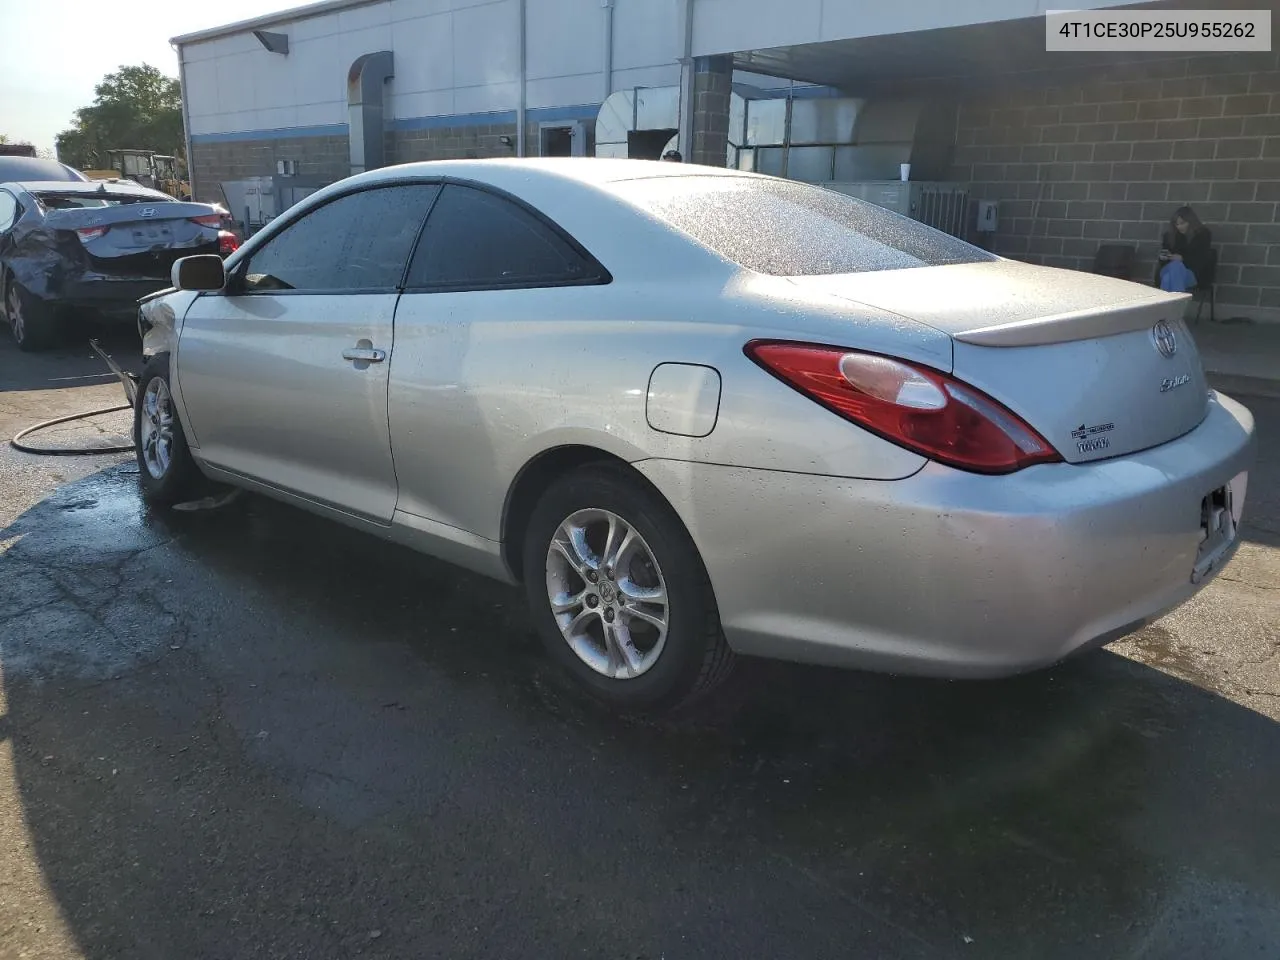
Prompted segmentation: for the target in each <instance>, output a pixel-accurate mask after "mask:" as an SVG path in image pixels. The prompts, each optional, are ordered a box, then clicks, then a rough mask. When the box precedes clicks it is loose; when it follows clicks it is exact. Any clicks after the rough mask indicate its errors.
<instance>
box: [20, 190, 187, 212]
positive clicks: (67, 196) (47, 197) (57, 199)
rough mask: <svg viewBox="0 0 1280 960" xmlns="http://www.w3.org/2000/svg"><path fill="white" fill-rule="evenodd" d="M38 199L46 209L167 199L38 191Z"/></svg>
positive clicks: (113, 205)
mask: <svg viewBox="0 0 1280 960" xmlns="http://www.w3.org/2000/svg"><path fill="white" fill-rule="evenodd" d="M36 199H37V200H39V201H40V205H41V206H42V207H44V208H45V209H46V210H79V209H81V208H87V209H93V208H95V207H118V206H120V205H121V204H126V203H163V202H164V201H165V199H167V198H162V197H154V196H145V197H141V196H136V195H130V194H119V193H116V194H110V195H99V194H87V193H47V192H46V193H37V194H36Z"/></svg>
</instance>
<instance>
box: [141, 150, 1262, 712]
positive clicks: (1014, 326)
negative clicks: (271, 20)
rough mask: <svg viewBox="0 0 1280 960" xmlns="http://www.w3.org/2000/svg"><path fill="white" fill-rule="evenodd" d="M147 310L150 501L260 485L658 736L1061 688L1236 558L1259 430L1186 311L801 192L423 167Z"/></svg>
mask: <svg viewBox="0 0 1280 960" xmlns="http://www.w3.org/2000/svg"><path fill="white" fill-rule="evenodd" d="M172 281H173V285H174V287H175V288H176V289H175V290H172V291H168V292H165V293H163V294H160V295H157V296H155V297H154V298H152V299H150V300H149V301H147V302H146V303H144V304H143V306H142V309H141V312H140V317H139V322H140V325H141V327H142V332H143V338H144V353H145V355H146V364H145V369H144V373H143V375H142V380H141V383H140V385H139V390H138V402H137V410H136V440H137V448H138V459H139V463H140V466H141V470H140V474H139V475H140V478H141V484H142V490H143V493H144V494H145V496H146V497H147V498H148V499H149V500H151V501H152V502H155V503H161V504H163V503H172V502H174V501H176V500H179V499H185V498H189V497H191V496H192V495H193V494H194V493H195V491H196V490H197V488H199V487H200V486H201V485H202V484H204V483H205V481H206V480H213V481H219V482H223V483H228V484H233V485H237V486H241V487H245V488H248V489H250V490H254V491H258V492H260V493H263V494H267V495H269V496H272V497H278V498H280V499H282V500H285V501H288V502H290V503H293V504H296V505H298V506H301V507H304V508H306V509H308V510H312V511H315V512H316V513H320V514H323V515H325V516H328V517H331V518H333V519H336V520H339V521H342V522H344V523H347V524H350V525H352V526H355V527H358V528H360V529H363V530H366V531H369V532H371V533H374V534H377V535H379V536H382V537H385V538H387V539H389V540H395V541H399V542H402V543H405V544H408V545H410V546H412V547H415V548H417V549H419V550H422V551H424V552H426V553H429V554H433V555H435V556H437V557H440V558H443V559H445V560H447V561H450V562H452V563H455V564H458V565H460V566H463V567H467V568H470V569H471V570H474V571H478V572H480V573H483V574H487V575H489V576H492V577H495V578H498V579H500V580H504V581H508V582H512V583H520V584H523V585H524V589H525V590H526V591H527V594H528V600H529V603H530V606H531V610H532V615H533V620H534V622H535V624H536V626H537V629H538V631H539V633H540V634H541V636H542V639H543V640H544V641H545V643H546V645H547V648H548V650H549V651H550V653H551V655H552V656H553V657H554V658H555V659H556V660H558V661H559V662H560V663H561V664H562V665H563V666H564V667H565V668H566V669H567V670H568V671H569V672H570V673H571V674H572V675H573V676H574V677H575V678H576V679H577V680H578V681H579V682H580V683H581V684H582V685H583V686H584V687H585V688H587V689H588V690H589V691H590V692H592V693H594V694H595V695H596V696H598V697H600V698H602V699H604V700H606V701H608V702H609V703H611V704H613V705H614V706H616V707H619V708H623V709H634V710H656V709H664V708H668V707H671V706H673V705H675V704H679V703H683V702H687V701H688V700H690V699H691V698H694V697H697V696H698V695H700V694H703V693H705V692H706V691H707V690H709V689H710V688H711V687H713V686H714V685H715V684H716V683H717V682H719V681H721V680H722V679H723V678H724V677H725V676H726V675H727V674H728V673H729V672H730V669H731V667H732V665H733V663H734V659H735V655H738V654H750V655H757V656H765V657H775V658H781V659H787V660H796V661H806V662H811V663H821V664H830V665H839V666H846V667H858V668H867V669H873V670H881V671H888V672H899V673H914V674H927V675H935V676H942V677H955V678H961V677H991V676H999V675H1004V674H1011V673H1016V672H1019V671H1025V670H1029V669H1033V668H1037V667H1042V666H1046V665H1049V664H1053V663H1055V662H1057V661H1059V660H1061V659H1063V658H1064V657H1066V656H1068V655H1069V654H1072V653H1074V652H1076V651H1080V650H1083V649H1086V648H1090V647H1095V646H1099V645H1101V644H1104V643H1106V642H1108V641H1110V640H1113V639H1116V638H1118V637H1120V636H1122V635H1124V634H1126V633H1128V632H1131V631H1133V630H1135V629H1136V628H1138V627H1139V626H1140V625H1142V624H1144V623H1146V622H1148V621H1150V620H1152V619H1153V618H1155V617H1157V616H1159V615H1161V614H1162V613H1164V612H1165V611H1167V610H1169V609H1170V608H1172V607H1174V606H1176V605H1177V604H1179V603H1181V602H1183V601H1185V600H1186V599H1187V598H1189V597H1190V596H1191V595H1192V594H1194V593H1195V592H1196V591H1197V590H1198V589H1200V588H1201V587H1203V586H1204V585H1205V584H1206V583H1207V582H1208V581H1209V579H1211V578H1212V577H1213V576H1214V575H1215V574H1216V573H1217V572H1218V571H1219V570H1221V568H1222V566H1223V564H1225V563H1226V561H1227V560H1228V559H1229V558H1230V556H1231V554H1232V552H1233V550H1234V548H1235V546H1236V542H1237V531H1238V529H1239V524H1240V515H1241V508H1242V506H1243V503H1244V497H1245V486H1246V480H1247V477H1248V471H1249V468H1250V465H1251V463H1252V460H1253V457H1254V452H1255V440H1254V427H1253V419H1252V417H1251V416H1250V414H1249V412H1248V411H1247V410H1246V409H1245V408H1244V407H1242V406H1241V405H1240V404H1238V403H1236V402H1234V401H1233V400H1231V399H1229V398H1227V397H1225V396H1222V395H1221V394H1219V393H1216V392H1214V391H1213V390H1210V389H1209V388H1208V387H1207V386H1206V382H1205V376H1204V372H1203V370H1202V367H1201V363H1200V360H1199V356H1198V354H1197V351H1196V344H1195V342H1194V340H1193V339H1192V337H1191V336H1190V334H1189V333H1188V331H1187V328H1186V326H1185V325H1184V323H1183V322H1182V319H1181V316H1182V313H1183V309H1184V306H1185V301H1186V297H1185V296H1184V295H1172V294H1166V293H1163V292H1161V291H1159V290H1157V289H1154V288H1151V287H1146V286H1140V285H1138V284H1135V283H1128V282H1125V281H1121V280H1115V279H1111V278H1107V277H1102V276H1095V275H1090V274H1084V273H1076V272H1070V271H1065V270H1055V269H1047V268H1042V267H1036V266H1030V265H1026V264H1021V263H1015V262H1012V261H1008V260H1004V259H1001V258H999V257H996V256H994V255H992V254H990V253H987V252H986V251H984V250H981V249H978V248H976V247H974V246H971V245H969V244H966V243H963V242H961V241H959V240H957V239H954V238H952V237H950V236H947V235H945V234H943V233H940V232H937V231H935V230H932V229H930V228H928V227H926V226H923V225H922V224H920V223H917V222H915V221H913V220H909V219H905V218H903V217H900V216H897V215H895V214H892V213H890V212H887V211H885V210H883V209H881V208H879V207H875V206H872V205H869V204H866V203H863V202H861V201H858V200H853V199H850V198H847V197H845V196H842V195H839V194H836V193H833V192H830V191H827V190H824V189H821V188H819V187H814V186H807V185H804V184H800V183H795V182H791V181H785V180H777V179H773V178H769V177H762V176H755V175H751V174H743V173H738V172H734V171H727V170H717V169H712V168H705V167H697V166H691V165H679V164H669V163H667V164H663V163H648V162H643V161H628V160H601V159H563V160H492V161H486V160H481V161H460V162H438V163H420V164H408V165H404V166H397V167H390V168H385V169H381V170H376V171H372V172H369V173H364V174H360V175H358V176H354V177H351V178H349V179H347V180H343V181H342V182H340V183H336V184H334V185H332V186H330V187H327V188H325V189H324V190H322V191H320V192H319V193H316V194H314V195H313V196H311V197H309V198H308V199H307V200H305V201H304V202H302V203H300V204H298V205H297V206H295V207H293V208H291V209H290V210H288V212H287V213H285V214H284V215H283V216H281V217H279V218H278V219H277V220H275V221H274V222H273V223H272V224H271V225H270V226H269V227H268V228H266V229H265V230H263V231H262V232H261V233H259V234H257V235H256V236H254V237H253V238H252V239H251V240H249V241H248V242H247V243H246V244H245V245H244V246H243V247H242V248H241V249H240V250H239V251H238V252H236V253H235V254H233V255H232V256H230V257H229V258H228V259H227V260H226V262H225V264H224V262H223V261H222V260H221V259H220V258H219V257H217V256H195V257H188V258H185V259H183V260H181V261H179V262H178V263H177V264H175V265H174V268H173V276H172Z"/></svg>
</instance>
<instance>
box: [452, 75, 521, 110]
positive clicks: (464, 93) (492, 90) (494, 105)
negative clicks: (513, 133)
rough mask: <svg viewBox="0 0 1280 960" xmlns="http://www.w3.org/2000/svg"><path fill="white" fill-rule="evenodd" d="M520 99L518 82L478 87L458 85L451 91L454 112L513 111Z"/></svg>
mask: <svg viewBox="0 0 1280 960" xmlns="http://www.w3.org/2000/svg"><path fill="white" fill-rule="evenodd" d="M519 99H520V84H518V83H517V82H516V81H514V80H512V81H511V82H510V83H486V84H483V85H481V86H478V87H459V88H458V89H456V90H454V91H453V107H454V110H453V112H454V113H496V112H498V111H505V112H514V111H515V109H516V102H517V101H518V100H519Z"/></svg>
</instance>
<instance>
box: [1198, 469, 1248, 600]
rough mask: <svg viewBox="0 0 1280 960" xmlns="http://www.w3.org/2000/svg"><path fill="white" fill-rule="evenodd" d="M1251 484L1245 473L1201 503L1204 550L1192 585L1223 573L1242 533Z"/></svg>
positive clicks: (1210, 494)
mask: <svg viewBox="0 0 1280 960" xmlns="http://www.w3.org/2000/svg"><path fill="white" fill-rule="evenodd" d="M1247 483H1248V474H1247V473H1241V474H1239V475H1237V476H1236V477H1235V478H1234V479H1233V480H1232V481H1231V482H1230V483H1228V484H1226V485H1225V486H1221V487H1218V488H1217V489H1216V490H1211V491H1209V493H1208V494H1206V495H1205V497H1204V498H1203V499H1202V500H1201V501H1200V546H1199V548H1198V549H1197V550H1196V562H1195V566H1194V567H1192V569H1191V582H1192V583H1200V582H1201V581H1202V580H1204V579H1205V578H1207V577H1208V576H1209V575H1210V574H1211V573H1213V572H1214V571H1216V570H1217V569H1219V568H1220V567H1221V566H1222V565H1223V563H1224V562H1225V561H1226V559H1227V557H1228V556H1229V554H1230V553H1231V548H1232V547H1233V546H1234V545H1235V542H1236V539H1237V537H1238V536H1239V533H1240V515H1241V511H1242V509H1243V507H1244V495H1245V487H1246V485H1247Z"/></svg>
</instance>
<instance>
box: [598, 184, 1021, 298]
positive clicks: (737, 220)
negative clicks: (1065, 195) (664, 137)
mask: <svg viewBox="0 0 1280 960" xmlns="http://www.w3.org/2000/svg"><path fill="white" fill-rule="evenodd" d="M612 189H613V190H614V191H615V192H616V193H617V194H618V195H620V196H621V197H622V198H623V199H624V200H626V201H628V202H629V203H632V204H635V205H636V206H639V207H641V208H642V209H644V210H646V211H648V212H649V213H652V214H654V215H655V216H657V217H659V218H660V219H662V220H665V221H666V222H667V223H669V224H671V225H672V226H673V227H676V228H677V229H679V230H682V231H683V232H685V233H687V234H688V235H689V236H691V237H693V239H695V240H697V241H698V242H699V243H700V244H702V245H703V246H705V247H709V248H710V249H711V250H713V251H715V252H716V253H718V254H720V255H721V256H722V257H725V258H726V259H729V260H731V261H733V262H734V263H736V264H738V265H739V266H742V267H745V268H746V269H748V270H754V271H756V272H757V273H767V274H773V275H774V276H784V277H794V276H821V275H825V274H836V273H864V272H868V271H873V270H905V269H908V268H911V267H936V266H942V265H944V264H950V263H978V262H981V261H986V260H995V259H997V257H995V256H994V255H993V254H990V253H988V252H987V251H985V250H982V249H980V248H978V247H975V246H973V245H972V244H968V243H965V242H964V241H962V240H957V239H956V238H955V237H952V236H950V235H949V234H945V233H942V232H941V231H939V230H935V229H933V228H932V227H928V226H925V225H924V224H923V223H920V222H918V221H916V220H912V219H910V218H908V217H903V216H899V215H898V214H896V213H892V212H891V211H889V210H885V209H884V208H882V207H877V206H875V205H874V204H870V203H867V202H865V201H863V200H855V199H854V198H852V197H847V196H845V195H844V194H840V193H835V192H833V191H831V190H824V189H820V188H818V187H811V186H807V185H805V184H801V183H793V182H787V181H781V180H763V179H756V178H751V177H722V176H716V177H702V176H691V177H661V178H653V179H646V180H629V181H623V182H620V183H616V184H614V185H613V187H612Z"/></svg>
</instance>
